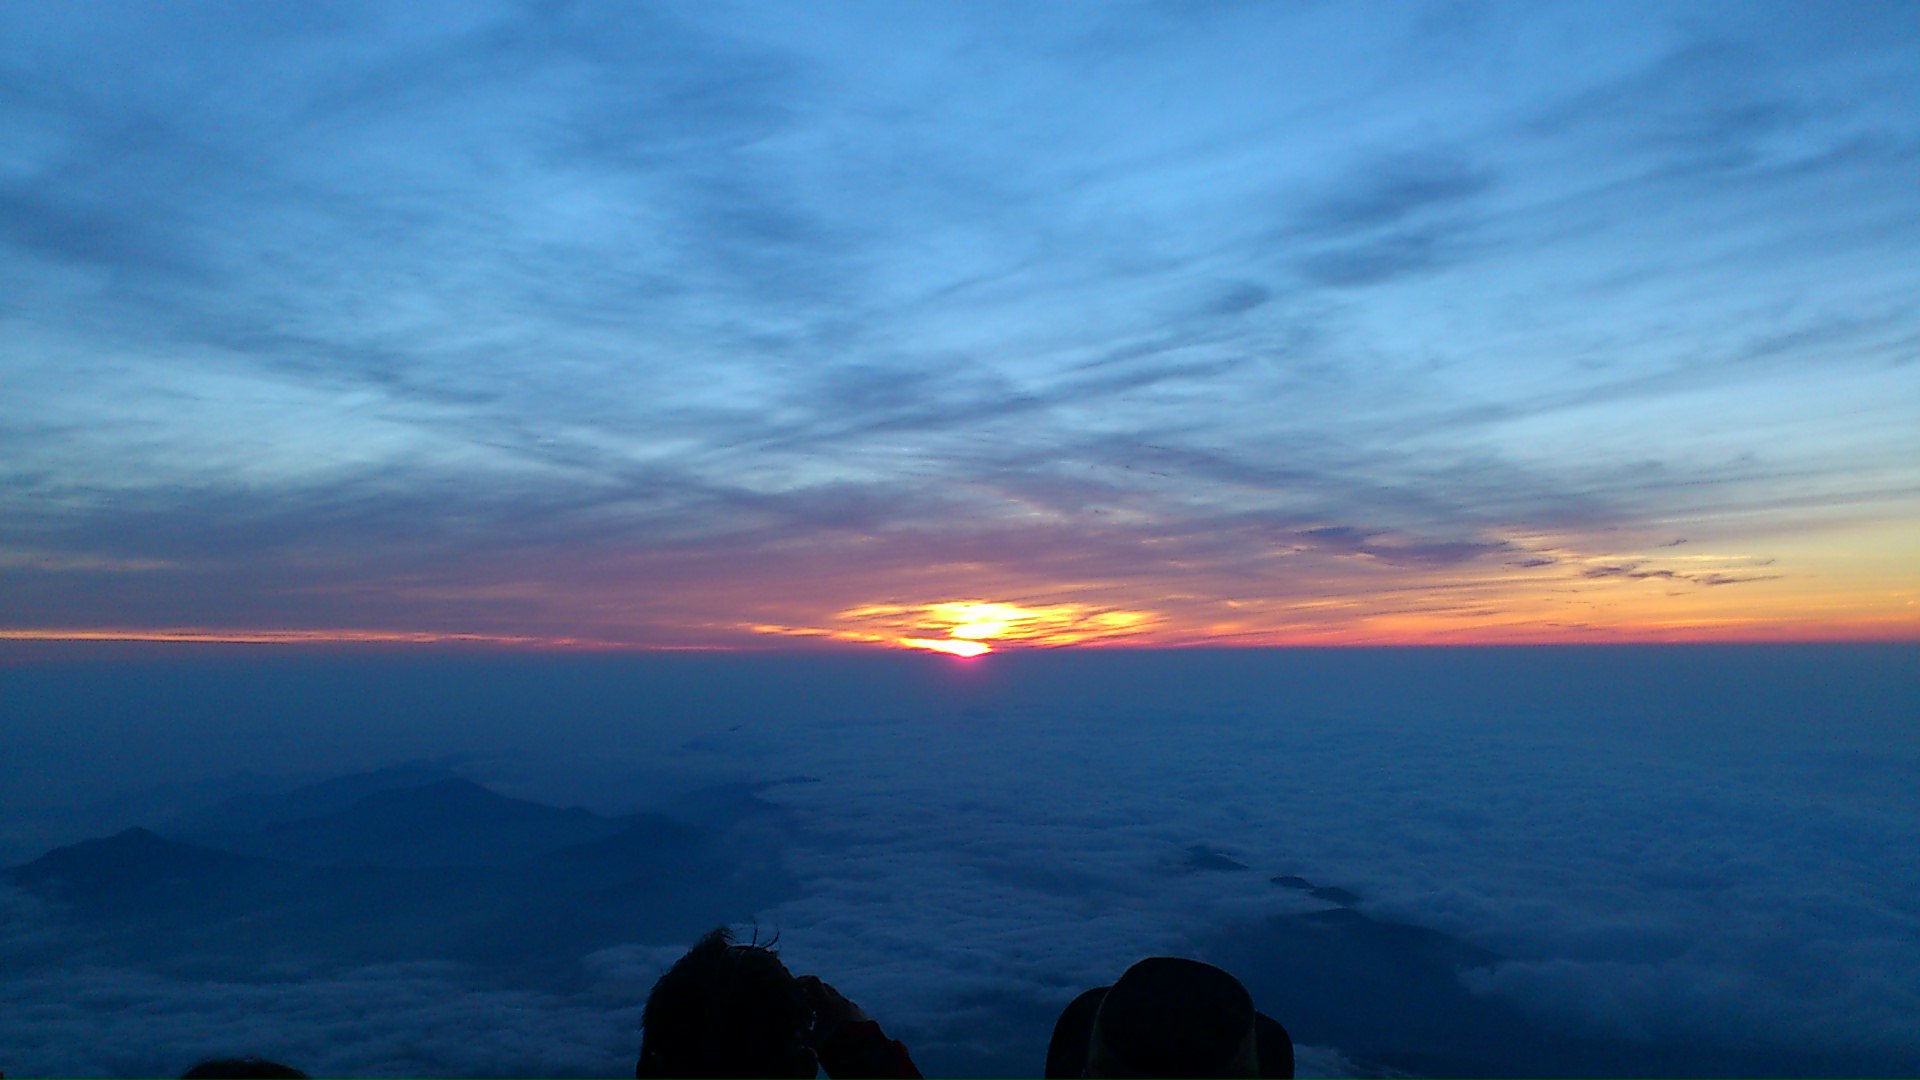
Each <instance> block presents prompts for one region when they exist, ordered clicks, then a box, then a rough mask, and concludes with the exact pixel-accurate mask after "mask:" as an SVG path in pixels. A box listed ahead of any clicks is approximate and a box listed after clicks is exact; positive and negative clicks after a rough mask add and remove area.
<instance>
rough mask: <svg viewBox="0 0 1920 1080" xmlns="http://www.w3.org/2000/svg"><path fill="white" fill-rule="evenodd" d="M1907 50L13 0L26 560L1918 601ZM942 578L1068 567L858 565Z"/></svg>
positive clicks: (1783, 604) (729, 611)
mask: <svg viewBox="0 0 1920 1080" xmlns="http://www.w3.org/2000/svg"><path fill="white" fill-rule="evenodd" d="M1573 42H1577V43H1579V44H1578V45H1577V46H1573V45H1570V44H1569V43H1573ZM1916 57H1920V27H1916V25H1915V23H1914V20H1912V18H1911V17H1910V13H1909V12H1907V11H1906V10H1905V9H1904V8H1903V7H1901V6H1900V5H1897V4H1896V5H1887V6H1878V5H1874V4H1870V3H1858V4H1855V3H1843V4H1838V5H1822V6H1818V7H1808V6H1805V5H1795V4H1769V3H1762V4H1760V6H1759V7H1749V8H1744V9H1742V10H1741V11H1740V13H1739V14H1738V15H1737V16H1735V15H1732V14H1730V13H1729V12H1727V11H1725V10H1722V9H1718V8H1714V7H1711V6H1705V5H1692V4H1678V5H1668V6H1660V7H1646V8H1641V7H1617V6H1607V7H1599V8H1592V9H1581V8H1565V7H1539V6H1534V5H1516V6H1512V7H1498V6H1495V7H1489V8H1487V9H1485V10H1483V11H1481V12H1479V13H1478V14H1476V15H1474V16H1473V17H1471V18H1467V17H1463V15H1462V14H1461V12H1460V11H1459V10H1458V9H1455V8H1452V7H1449V6H1447V5H1444V4H1438V3H1434V4H1421V3H1414V4H1404V5H1388V6H1384V7H1380V8H1368V9H1362V8H1344V9H1342V8H1336V9H1326V10H1322V9H1317V8H1305V7H1295V6H1287V5H1239V6H1236V5H1225V6H1205V7H1182V6H1180V5H1174V6H1172V7H1162V6H1154V5H1145V6H1141V5H1124V6H1097V7H1087V8H1060V7H1053V8H1047V9H1035V10H1024V9H1021V8H1019V7H1018V6H1011V7H997V6H991V5H970V4H954V5H944V6H943V5H930V6H926V7H923V8H919V9H916V10H915V11H912V12H903V11H897V10H892V9H891V8H890V6H887V5H881V6H878V7H852V6H850V7H835V8H832V9H828V10H825V11H820V12H814V13H811V14H810V15H809V16H808V17H807V18H805V19H797V18H794V17H793V16H792V15H791V13H790V12H787V11H784V10H782V9H780V8H778V7H774V6H754V5H749V6H746V7H742V8H733V7H726V6H716V5H706V4H671V3H663V4H658V5H650V6H648V7H647V8H645V9H632V8H626V9H622V8H593V7H564V6H563V7H557V8H550V7H544V6H535V7H532V8H527V7H521V6H510V5H500V6H486V5H480V6H473V7H462V8H460V9H458V10H454V9H444V10H434V11H423V12H421V13H419V14H418V15H417V16H413V17H410V18H408V19H406V20H396V19H394V18H393V17H392V16H391V14H390V12H388V11H387V10H386V9H384V8H382V7H380V6H378V5H365V6H356V5H355V4H352V3H348V4H345V5H342V6H340V7H339V8H337V9H329V14H328V15H327V16H326V17H325V18H324V19H320V18H317V17H316V18H314V19H306V18H304V17H302V16H300V15H298V14H296V13H294V12H290V11H278V12H266V13H262V14H260V15H259V16H258V17H256V18H252V19H248V20H240V19H233V18H229V17H227V16H226V15H224V14H216V13H215V9H211V8H200V7H197V6H195V5H193V4H180V5H161V6H157V7H153V8H138V9H135V8H124V7H120V6H117V5H109V6H105V7H101V8H97V9H96V8H89V7H87V6H86V5H84V4H80V5H59V6H55V7H41V8H29V7H22V6H17V5H16V6H12V7H8V8H5V9H0V85H5V86H7V87H8V88H9V91H10V92H9V93H8V94H7V95H6V96H5V97H4V99H0V146H4V147H5V148H6V149H5V150H4V151H0V298H4V299H0V385H4V386H5V388H6V393H5V394H4V395H0V551H7V552H33V553H35V554H34V556H33V558H31V559H28V560H22V559H18V558H8V559H0V592H3V594H4V595H5V596H6V597H7V599H8V601H9V602H8V603H7V604H6V606H5V608H4V611H3V612H0V619H4V620H5V623H6V625H8V626H10V627H12V628H14V629H18V630H54V629H59V628H107V627H131V628H134V629H136V630H137V629H140V628H147V629H151V628H165V627H181V626H190V627H230V628H235V629H237V630H240V631H247V630H257V631H261V632H268V633H277V632H282V631H314V632H322V631H327V630H330V629H334V628H341V627H359V628H368V627H377V628H389V629H392V630H394V631H395V632H408V633H411V632H420V633H448V634H490V635H501V636H505V637H514V636H522V637H528V638H538V639H546V638H592V639H594V640H602V641H607V642H614V643H629V644H641V645H658V646H673V645H735V646H751V645H753V644H756V643H758V644H765V642H766V641H767V640H770V639H778V638H779V637H780V636H783V634H784V633H787V632H775V633H767V632H761V631H758V630H755V629H752V628H754V627H758V626H769V627H786V628H798V629H796V630H792V631H790V632H791V633H796V634H800V635H802V636H807V635H811V636H816V637H819V638H821V639H822V640H829V641H831V640H841V641H849V642H851V641H863V640H870V639H869V638H862V637H861V636H860V635H862V634H867V635H872V636H873V637H875V638H878V639H879V643H881V644H889V645H891V644H897V643H898V641H899V640H900V639H901V638H903V637H907V636H915V637H922V638H927V639H930V640H941V639H953V640H976V641H989V640H992V641H1008V642H1012V641H1025V642H1029V643H1033V644H1041V643H1046V644H1069V643H1073V644H1096V643H1103V642H1104V643H1114V642H1120V641H1128V642H1136V643H1149V642H1150V643H1193V642H1195V641H1204V640H1207V639H1208V636H1209V635H1210V634H1216V633H1217V634H1218V635H1219V636H1218V637H1217V638H1216V639H1215V640H1219V641H1221V642H1227V641H1232V642H1239V643H1260V642H1267V643H1278V642H1284V641H1293V640H1367V639H1369V638H1375V639H1378V638H1379V635H1382V634H1389V633H1391V634H1395V635H1411V636H1413V637H1414V638H1417V639H1418V638H1423V637H1424V638H1425V639H1432V640H1455V639H1456V638H1457V636H1458V635H1465V636H1466V637H1468V638H1472V637H1473V635H1475V634H1476V633H1478V634H1480V635H1482V637H1483V639H1486V640H1497V639H1501V640H1503V639H1508V638H1510V637H1513V636H1523V637H1526V638H1529V639H1559V640H1589V639H1612V638H1618V637H1621V636H1632V635H1635V634H1645V633H1648V632H1649V631H1648V630H1647V628H1648V627H1654V626H1669V627H1671V626H1683V627H1686V628H1688V629H1686V631H1685V632H1688V633H1698V634H1701V635H1703V636H1712V635H1713V634H1716V633H1722V632H1725V629H1726V628H1728V627H1747V628H1753V627H1756V626H1759V627H1762V628H1763V632H1764V633H1766V634H1768V635H1777V636H1786V637H1792V636H1805V637H1831V636H1846V635H1850V634H1864V635H1866V636H1875V637H1888V636H1891V637H1903V638H1915V637H1920V619H1916V618H1915V617H1914V614H1913V611H1912V609H1911V608H1910V607H1909V606H1908V605H1907V603H1906V601H1905V599H1903V598H1902V597H1904V596H1906V595H1908V594H1910V593H1911V592H1912V590H1914V589H1915V588H1920V561H1917V560H1916V559H1915V557H1914V555H1913V554H1912V552H1913V550H1915V549H1913V548H1908V549H1906V551H1905V552H1904V553H1903V554H1889V553H1888V551H1887V550H1886V549H1883V548H1880V547H1877V546H1876V547H1869V548H1863V547H1861V546H1860V544H1861V543H1862V542H1863V538H1865V537H1868V536H1870V535H1874V534H1885V535H1907V534H1910V533H1911V531H1912V529H1913V527H1914V523H1915V522H1920V428H1916V426H1915V425H1914V424H1913V422H1912V419H1913V404H1914V402H1916V401H1920V363H1916V362H1915V361H1916V347H1917V346H1916V342H1920V315H1916V313H1915V311H1914V309H1913V306H1912V304H1911V302H1910V297H1911V292H1912V281H1911V273H1910V271H1909V270H1908V269H1907V267H1908V265H1909V264H1910V262H1911V257H1910V256H1911V252H1912V251H1913V250H1914V249H1915V248H1916V247H1920V188H1916V186H1915V185H1914V184H1913V183H1912V176H1913V173H1914V168H1915V165H1916V163H1920V106H1916V104H1915V102H1920V60H1917V59H1916ZM401 72H404V73H406V74H405V76H404V77H401V76H400V75H399V74H397V73H401ZM1036 102H1038V103H1043V104H1041V105H1036ZM1527 537H1552V538H1553V541H1552V543H1551V544H1549V545H1535V544H1532V543H1530V542H1527V541H1526V540H1525V539H1524V538H1527ZM1675 537H1689V538H1692V541H1693V543H1695V544H1697V545H1698V550H1700V551H1707V552H1736V553H1740V554H1739V555H1738V556H1728V557H1727V558H1726V560H1725V561H1724V562H1722V563H1713V562H1711V561H1710V560H1702V561H1679V560H1680V559H1681V557H1682V556H1685V557H1687V558H1688V559H1691V558H1692V555H1691V552H1689V551H1685V550H1683V551H1681V552H1679V553H1673V552H1666V551H1664V550H1663V549H1660V548H1659V545H1661V544H1664V543H1666V542H1668V541H1670V540H1671V539H1673V538H1675ZM1668 556H1672V557H1668ZM1868 556H1870V558H1869V557H1868ZM1541 559H1552V560H1554V561H1553V562H1550V563H1548V562H1539V561H1537V560H1541ZM1515 564H1520V565H1515ZM1868 565H1871V567H1872V568H1873V570H1872V575H1873V576H1874V580H1873V581H1872V582H1870V583H1869V582H1867V581H1866V580H1864V579H1863V578H1861V577H1860V576H1859V575H1860V574H1861V572H1862V568H1863V567H1865V566H1868ZM135 568H139V569H140V573H139V574H138V575H133V574H128V573H122V572H119V571H126V570H132V569H135ZM1615 568H1617V569H1615ZM1587 571H1594V572H1597V573H1600V574H1604V575H1611V576H1605V577H1583V576H1582V574H1583V573H1585V572H1587ZM1636 574H1639V575H1651V576H1649V577H1639V578H1636V577H1634V576H1633V575H1636ZM1842 578H1844V579H1846V580H1847V583H1848V584H1847V587H1846V588H1844V589H1842V588H1838V587H1836V586H1835V584H1834V583H1835V582H1836V581H1838V580H1839V579H1842ZM856 579H857V580H856ZM1636 584H1637V586H1638V587H1630V586H1635V585H1636ZM1856 586H1857V587H1856ZM950 597H984V598H987V599H985V600H979V601H973V602H979V603H989V602H1013V603H1016V604H1018V605H1019V606H1021V607H1022V608H1023V609H1025V610H1028V611H1033V612H1041V613H1043V614H1040V615H1036V616H1033V617H1031V618H1026V619H1024V620H1020V619H1016V620H1014V621H1011V622H1008V623H1006V628H1005V631H1004V633H993V634H989V633H987V632H986V631H985V630H984V629H982V630H980V631H979V636H976V637H969V636H968V635H967V633H964V632H962V630H963V623H960V622H955V621H953V620H951V619H948V618H946V617H945V616H942V615H940V614H939V613H937V612H931V611H928V612H921V613H919V614H913V613H911V612H908V611H905V610H903V611H899V612H885V611H881V610H879V609H880V608H884V607H886V606H888V605H894V606H899V607H903V608H911V607H913V606H914V605H925V604H932V603H937V602H942V601H940V599H939V598H950ZM616 598H637V599H624V600H622V599H616ZM1007 598H1014V599H1013V600H1011V601H1008V600H1007ZM1076 605H1077V606H1078V607H1077V608H1076V607H1075V606H1076ZM857 609H873V610H869V611H867V612H866V613H865V614H861V615H857V616H843V615H839V614H835V613H842V612H848V611H853V610H857ZM1129 612H1131V613H1151V617H1149V618H1142V619H1141V620H1139V621H1136V622H1127V621H1125V618H1126V617H1125V615H1124V613H1129ZM1100 613H1108V614H1109V615H1111V616H1113V619H1114V620H1117V621H1108V622H1101V621H1100V619H1099V618H1098V616H1099V615H1100ZM913 619H921V620H922V621H927V622H928V623H929V625H925V626H920V627H917V628H916V627H914V626H911V625H905V624H906V623H909V622H912V620H913ZM1423 620H1424V621H1423ZM980 625H981V626H982V627H983V628H984V626H985V625H986V622H982V623H981V624H980ZM807 628H814V629H815V630H819V631H823V633H819V634H815V633H814V632H813V631H812V630H808V629H807ZM1394 640H1398V638H1394Z"/></svg>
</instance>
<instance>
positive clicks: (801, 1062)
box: [634, 928, 816, 1077]
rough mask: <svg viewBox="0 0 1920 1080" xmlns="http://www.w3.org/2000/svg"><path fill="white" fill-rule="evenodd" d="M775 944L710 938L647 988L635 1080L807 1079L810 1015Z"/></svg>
mask: <svg viewBox="0 0 1920 1080" xmlns="http://www.w3.org/2000/svg"><path fill="white" fill-rule="evenodd" d="M776 941H778V937H777V936H776V937H775V939H774V940H773V941H769V942H767V943H766V944H764V945H762V944H760V943H759V942H757V941H756V942H754V943H752V944H748V945H737V944H735V943H734V940H733V935H732V934H731V933H729V932H728V931H727V930H726V929H725V928H722V929H719V930H714V931H711V932H710V933H708V934H706V935H705V936H703V937H702V938H701V939H700V940H699V941H698V942H696V943H695V944H694V946H693V948H692V949H689V950H688V951H687V955H685V956H683V957H681V958H680V959H679V960H678V961H676V962H675V963H674V965H673V967H671V968H669V969H668V970H667V973H666V974H665V975H662V976H660V981H658V982H656V983H654V984H653V992H652V993H651V994H649V995H648V996H647V1007H646V1010H645V1011H644V1012H643V1013H641V1017H640V1032H641V1034H640V1062H639V1065H638V1066H637V1067H636V1068H635V1069H634V1075H635V1076H636V1077H657V1076H689V1077H709V1076H735V1077H739V1076H762V1077H775V1076H786V1077H794V1076H806V1077H810V1076H813V1075H814V1073H815V1069H816V1062H815V1059H814V1056H813V1052H812V1051H811V1050H809V1049H807V1047H806V1046H805V1044H804V1043H803V1041H802V1040H803V1038H804V1036H805V1034H806V1031H807V1028H808V1025H809V1022H810V1020H811V1016H812V1011H811V1010H810V1009H809V1008H808V1007H807V999H806V995H804V994H803V993H802V992H801V990H800V985H799V984H798V983H797V982H795V981H794V977H793V974H792V973H791V972H789V971H788V970H787V966H786V965H785V964H783V963H781V962H780V957H779V956H778V955H777V954H776V953H775V952H774V950H773V945H774V944H775V942H776Z"/></svg>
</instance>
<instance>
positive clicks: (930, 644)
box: [900, 638, 993, 660]
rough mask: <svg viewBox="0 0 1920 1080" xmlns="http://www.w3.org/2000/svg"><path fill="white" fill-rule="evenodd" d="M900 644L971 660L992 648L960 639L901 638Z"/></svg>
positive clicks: (982, 643) (977, 642)
mask: <svg viewBox="0 0 1920 1080" xmlns="http://www.w3.org/2000/svg"><path fill="white" fill-rule="evenodd" d="M900 644H902V645H905V646H907V647H908V648H910V649H932V650H933V651H934V652H943V653H952V654H953V655H955V656H964V657H966V658H967V659H969V660H971V659H972V658H974V657H976V656H985V655H986V654H987V653H990V652H992V651H993V646H991V645H988V644H986V643H985V642H980V641H968V640H965V639H961V638H901V639H900Z"/></svg>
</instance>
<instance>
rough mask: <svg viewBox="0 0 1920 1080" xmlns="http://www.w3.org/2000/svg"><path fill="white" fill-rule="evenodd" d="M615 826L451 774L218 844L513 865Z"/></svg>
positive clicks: (284, 852)
mask: <svg viewBox="0 0 1920 1080" xmlns="http://www.w3.org/2000/svg"><path fill="white" fill-rule="evenodd" d="M622 827H623V826H622V824H621V823H620V822H617V821H614V820H611V819H609V818H603V817H601V816H599V815H598V814H594V813H591V812H589V811H587V810H582V809H580V808H578V807H575V808H572V809H566V810H562V809H559V808H556V807H552V806H545V805H542V804H540V803H536V802H529V801H527V800H524V799H514V798H509V797H508V796H505V795H501V794H499V793H497V792H494V791H490V790H488V789H487V788H484V787H482V786H480V785H479V784H476V783H474V782H473V781H471V780H462V779H459V778H457V777H455V778H451V779H442V780H435V781H432V782H430V783H426V784H421V785H415V786H407V787H396V788H389V789H385V790H380V791H375V792H373V793H371V794H368V795H365V796H363V797H361V798H359V799H357V800H356V801H354V802H353V803H352V804H350V805H349V806H347V807H346V808H345V809H342V810H340V811H338V812H336V813H330V814H323V815H320V816H316V817H310V818H303V819H299V820H294V821H281V822H276V823H274V824H271V825H269V826H267V827H266V828H264V829H262V830H260V831H259V832H257V833H253V834H250V835H234V834H229V835H226V836H223V837H222V838H221V840H220V846H222V847H224V848H227V849H229V850H233V851H240V852H245V853H248V854H255V855H266V856H272V857H274V858H280V859H287V860H291V861H295V862H307V863H318V864H324V865H338V866H389V867H436V866H438V867H446V866H513V865H518V864H521V863H525V862H527V861H529V860H531V859H534V858H537V857H538V856H540V855H543V854H546V853H548V852H551V851H555V850H558V849H560V848H564V847H568V846H571V845H574V844H582V843H587V842H589V841H593V840H599V839H604V838H606V837H608V836H612V835H614V834H616V833H618V832H620V831H621V830H622Z"/></svg>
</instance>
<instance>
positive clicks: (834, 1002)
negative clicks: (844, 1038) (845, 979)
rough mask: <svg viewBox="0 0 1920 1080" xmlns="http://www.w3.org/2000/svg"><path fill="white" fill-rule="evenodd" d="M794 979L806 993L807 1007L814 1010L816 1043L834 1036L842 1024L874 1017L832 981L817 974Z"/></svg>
mask: <svg viewBox="0 0 1920 1080" xmlns="http://www.w3.org/2000/svg"><path fill="white" fill-rule="evenodd" d="M794 981H795V982H797V983H799V984H800V992H801V993H802V994H804V995H806V999H807V1007H808V1008H810V1009H812V1010H813V1039H814V1042H815V1043H822V1042H825V1041H827V1040H828V1039H830V1038H832V1037H833V1033H834V1032H836V1031H838V1030H840V1025H842V1024H850V1023H853V1022H854V1021H856V1020H871V1019H873V1017H871V1016H868V1015H867V1013H866V1010H865V1009H862V1008H861V1007H860V1006H858V1005H855V1004H854V1003H853V1002H851V1001H848V1000H847V998H846V995H844V994H842V993H841V992H840V991H838V990H835V989H834V988H833V985H832V984H831V983H824V982H821V981H820V979H819V978H818V977H817V976H814V975H802V976H800V977H799V978H798V979H795V980H794Z"/></svg>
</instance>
